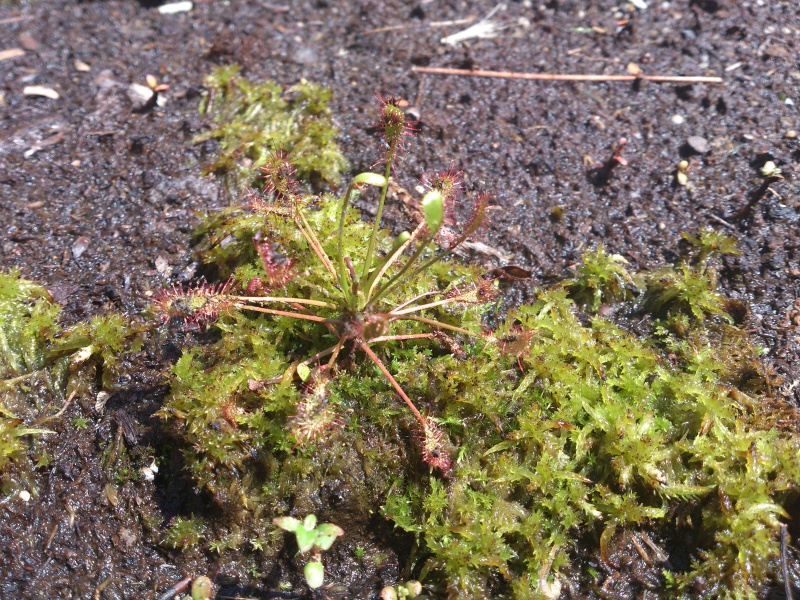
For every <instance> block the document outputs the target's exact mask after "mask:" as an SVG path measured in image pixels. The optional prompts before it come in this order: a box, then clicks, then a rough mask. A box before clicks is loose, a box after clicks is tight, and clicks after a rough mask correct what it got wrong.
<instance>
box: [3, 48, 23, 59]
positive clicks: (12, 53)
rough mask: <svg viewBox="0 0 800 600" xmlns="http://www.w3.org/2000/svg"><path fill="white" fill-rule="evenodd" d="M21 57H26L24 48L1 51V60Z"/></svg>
mask: <svg viewBox="0 0 800 600" xmlns="http://www.w3.org/2000/svg"><path fill="white" fill-rule="evenodd" d="M20 56H25V50H23V49H22V48H9V49H8V50H0V60H8V59H9V58H19V57H20Z"/></svg>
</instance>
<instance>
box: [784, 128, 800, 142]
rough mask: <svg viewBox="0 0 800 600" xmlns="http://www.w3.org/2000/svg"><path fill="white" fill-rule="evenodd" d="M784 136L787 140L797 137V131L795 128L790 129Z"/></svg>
mask: <svg viewBox="0 0 800 600" xmlns="http://www.w3.org/2000/svg"><path fill="white" fill-rule="evenodd" d="M783 137H785V138H786V139H787V140H794V139H797V132H796V131H795V130H794V129H790V130H789V131H787V132H786V133H785V134H783Z"/></svg>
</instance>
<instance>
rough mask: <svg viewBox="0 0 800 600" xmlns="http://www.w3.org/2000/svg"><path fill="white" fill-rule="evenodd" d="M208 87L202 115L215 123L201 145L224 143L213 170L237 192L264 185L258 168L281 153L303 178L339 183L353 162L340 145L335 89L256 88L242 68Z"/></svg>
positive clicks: (223, 70) (220, 72) (228, 70)
mask: <svg viewBox="0 0 800 600" xmlns="http://www.w3.org/2000/svg"><path fill="white" fill-rule="evenodd" d="M206 86H207V88H208V95H207V96H206V97H205V98H204V100H203V102H202V103H201V106H200V110H201V112H205V113H208V114H210V115H212V116H213V117H214V123H215V124H214V125H213V126H212V128H211V129H210V130H209V131H207V132H206V133H203V134H201V135H200V136H198V137H197V138H196V140H195V141H197V142H200V141H203V140H207V139H216V140H218V142H219V156H218V158H217V159H216V161H215V162H214V163H213V165H212V166H211V169H210V170H211V171H213V172H216V173H218V174H226V175H228V176H230V177H231V178H232V181H233V182H234V183H235V186H234V187H236V188H237V191H238V189H240V188H241V187H243V186H250V185H257V184H258V181H257V179H256V178H255V177H254V175H255V174H256V173H257V171H256V169H257V168H258V167H263V166H264V165H265V164H266V163H267V161H268V159H269V156H270V153H271V152H274V151H276V150H283V151H285V152H287V153H289V154H291V157H292V158H291V161H292V164H293V165H294V167H295V168H296V169H297V171H298V173H299V175H300V177H301V178H303V179H305V180H309V179H316V178H318V179H322V180H324V181H326V182H328V183H333V184H335V183H338V181H339V175H340V173H341V172H342V171H343V170H345V169H346V168H347V161H346V160H345V159H344V156H342V154H341V152H340V151H339V147H338V146H337V145H336V136H337V134H338V131H337V129H336V126H335V125H334V124H333V120H332V118H331V111H330V109H329V108H328V102H329V101H330V98H331V91H330V90H328V89H326V88H323V87H320V86H318V85H315V84H313V83H309V82H307V81H305V80H303V81H301V82H300V83H298V84H296V85H294V86H292V87H290V88H284V87H283V86H281V85H280V84H278V83H276V82H274V81H266V82H263V83H254V82H252V81H250V80H248V79H246V78H244V77H242V76H241V75H240V74H239V67H238V66H237V65H232V66H228V67H219V68H217V69H216V70H215V71H214V72H213V73H212V74H211V75H210V76H209V77H208V78H207V79H206Z"/></svg>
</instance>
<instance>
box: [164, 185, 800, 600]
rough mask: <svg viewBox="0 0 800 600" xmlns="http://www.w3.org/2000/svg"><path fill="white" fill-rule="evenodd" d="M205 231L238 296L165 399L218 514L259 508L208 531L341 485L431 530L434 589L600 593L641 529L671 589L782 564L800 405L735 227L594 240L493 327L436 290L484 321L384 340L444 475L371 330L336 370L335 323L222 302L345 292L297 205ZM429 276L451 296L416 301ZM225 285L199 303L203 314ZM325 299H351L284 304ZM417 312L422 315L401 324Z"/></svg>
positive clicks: (683, 591)
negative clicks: (646, 254) (740, 311)
mask: <svg viewBox="0 0 800 600" xmlns="http://www.w3.org/2000/svg"><path fill="white" fill-rule="evenodd" d="M304 202H305V204H304V206H305V207H306V208H305V209H304V210H306V213H305V214H306V216H307V219H308V223H309V228H310V229H313V230H314V231H315V232H316V235H317V237H318V239H319V240H322V242H321V247H322V250H323V251H324V252H325V253H326V254H328V255H329V256H332V257H337V256H347V257H348V258H350V259H352V262H353V263H354V264H355V265H358V264H360V261H361V260H363V259H364V256H365V241H366V240H367V239H368V238H369V237H370V231H371V226H370V225H369V224H367V223H364V222H363V221H361V220H360V219H359V218H358V215H357V214H355V213H354V212H352V211H349V210H348V211H347V212H346V213H345V221H344V224H345V225H344V229H343V230H344V232H345V235H344V237H343V238H342V244H341V246H337V243H336V236H337V230H338V222H339V217H338V214H339V211H340V207H341V200H340V199H337V198H334V197H330V196H324V197H320V198H315V199H313V200H310V199H306V200H305V201H304ZM256 204H257V203H256ZM421 218H425V217H424V216H422V217H421ZM202 232H203V235H204V237H205V241H204V244H203V245H201V248H202V250H201V257H202V258H203V260H204V261H206V262H207V263H208V264H213V265H215V266H216V267H217V269H218V270H219V271H220V272H221V273H225V274H229V273H230V274H232V279H231V283H230V284H229V286H230V287H228V288H227V289H226V290H225V294H227V296H225V297H226V298H228V299H227V300H226V301H225V302H227V304H224V307H223V304H220V305H219V310H218V311H217V312H218V318H217V320H216V321H215V324H214V327H215V328H216V329H217V330H218V332H219V337H218V339H217V341H215V342H213V343H211V344H208V345H204V346H200V347H197V348H193V349H191V350H189V351H188V352H186V353H185V354H184V355H183V357H182V358H181V359H180V360H179V361H178V363H177V364H176V365H175V367H174V369H173V372H172V392H171V395H170V397H169V398H168V400H167V402H166V404H165V407H164V409H163V410H162V411H161V415H162V416H163V417H164V418H165V419H167V420H168V422H169V423H170V425H171V427H172V428H173V431H174V432H175V433H176V435H177V436H178V437H179V438H181V439H183V440H184V441H185V448H184V451H185V455H186V460H187V464H188V466H189V469H190V471H191V472H192V474H193V476H194V477H195V480H196V481H197V483H198V485H199V486H201V487H202V488H203V489H204V490H206V491H207V492H210V493H211V494H212V495H213V497H214V498H215V499H216V500H217V502H218V505H219V506H222V507H224V509H225V511H226V514H228V515H234V514H239V515H241V514H251V515H253V518H252V519H250V520H248V521H246V524H245V525H242V524H241V523H242V519H241V518H237V520H236V522H237V524H236V526H235V527H231V526H226V525H224V522H223V524H222V525H221V526H220V527H218V529H217V530H216V532H215V534H214V537H215V538H216V539H217V540H218V541H216V542H213V544H214V546H213V547H214V549H215V550H217V551H222V550H223V549H225V548H230V547H235V546H236V540H240V539H249V538H250V537H253V536H256V535H263V534H264V532H272V533H270V534H273V533H274V530H273V529H272V528H271V526H270V524H269V521H268V518H269V517H271V516H275V515H283V514H286V512H287V510H288V509H292V508H293V509H294V511H295V512H296V513H297V514H310V513H312V512H314V513H317V512H319V510H320V506H318V505H317V506H315V504H314V502H313V501H312V500H311V499H313V498H316V497H318V495H319V494H320V490H323V489H326V488H327V486H329V485H331V482H339V483H338V485H340V486H342V489H344V490H346V494H347V497H348V498H350V504H349V505H348V506H349V507H350V510H351V511H352V512H351V513H350V515H351V518H352V514H360V515H362V517H361V518H362V519H363V521H362V525H363V526H365V527H366V526H367V523H368V522H369V519H370V515H371V514H373V513H374V512H375V511H377V510H380V511H382V514H383V515H385V516H386V517H387V518H388V519H390V520H391V521H393V522H394V523H395V524H396V525H397V526H398V527H399V528H401V529H403V530H405V531H407V532H410V533H412V534H414V535H415V536H417V538H418V540H419V542H420V544H421V546H420V551H421V552H422V554H423V555H424V556H425V559H424V560H422V561H421V562H419V565H420V569H421V570H420V571H419V572H418V575H419V577H420V579H421V580H422V582H423V584H425V585H426V586H428V589H430V590H438V591H439V592H440V593H441V595H442V596H444V595H447V594H449V595H451V596H457V597H460V598H475V599H478V598H486V597H493V598H518V599H527V598H555V597H557V596H558V594H559V591H560V590H563V589H565V586H566V585H567V584H569V585H571V586H573V587H575V586H577V588H576V589H580V590H582V593H585V594H587V595H588V594H589V593H590V591H591V590H595V589H600V587H601V586H602V584H603V582H604V580H605V579H606V578H607V577H608V571H607V570H605V571H598V569H597V568H596V567H597V565H598V564H599V562H598V561H600V562H602V561H606V565H611V566H610V567H609V568H611V569H612V571H613V570H614V568H617V569H620V568H621V567H620V565H619V563H618V561H617V559H616V558H615V557H616V556H617V555H618V553H619V552H620V551H622V550H620V549H621V548H622V549H623V550H624V549H625V548H633V546H632V544H633V542H631V541H630V540H638V541H636V544H638V547H639V549H640V550H641V553H644V555H645V556H647V560H648V561H649V563H648V564H649V567H648V569H649V571H648V573H649V575H648V576H649V577H650V578H651V579H652V582H653V583H652V585H654V586H655V588H654V589H656V590H659V591H660V593H661V594H664V595H665V596H664V597H672V598H681V597H687V598H688V597H696V596H702V597H705V598H726V597H732V598H734V597H735V598H749V597H755V596H756V595H758V594H760V593H762V592H763V591H764V590H765V589H766V588H767V586H769V585H770V584H771V582H772V581H774V580H775V579H776V578H777V577H778V571H777V569H778V568H779V567H778V564H779V563H778V551H779V544H778V532H779V523H780V522H781V521H785V520H786V519H788V518H789V515H788V513H787V512H786V510H787V509H786V507H787V506H789V505H790V504H791V503H792V502H794V501H796V499H797V497H798V491H800V490H799V489H798V485H799V484H800V458H798V457H799V455H800V437H799V436H798V435H797V434H795V433H792V432H791V430H789V429H786V428H785V427H784V425H783V424H785V423H787V422H796V419H797V415H796V412H795V411H793V409H791V408H790V407H789V406H786V405H783V404H781V402H780V401H777V400H775V399H774V398H772V397H769V396H767V395H766V394H767V393H768V391H769V387H770V386H769V379H768V377H769V373H768V371H767V370H766V369H765V368H764V367H763V365H762V364H761V362H760V360H759V350H758V349H757V348H756V347H754V346H753V344H752V342H751V341H750V340H749V339H748V337H747V335H746V334H745V333H744V332H743V331H741V330H740V329H738V328H736V327H734V326H733V325H732V324H730V319H729V318H728V316H727V314H726V313H725V309H726V302H725V299H724V297H723V296H722V295H721V294H720V293H719V291H718V290H717V279H716V272H715V269H714V266H713V259H714V256H715V255H718V254H719V253H720V252H730V251H731V248H730V246H729V245H728V242H726V241H724V240H723V239H722V238H714V239H711V238H712V237H713V236H711V234H710V233H709V232H704V233H703V234H701V236H700V237H697V238H695V240H696V243H695V250H694V252H693V253H692V254H691V255H690V256H689V257H688V258H687V260H686V261H685V262H683V263H681V264H679V265H677V266H674V267H669V266H667V267H664V268H663V269H661V270H659V271H657V272H656V273H653V274H645V275H643V276H642V275H631V274H629V273H628V271H627V270H626V268H625V265H624V262H623V261H622V260H620V259H619V258H617V257H615V256H612V255H608V254H607V253H606V252H605V251H604V250H603V249H598V250H596V251H592V252H589V253H587V255H586V256H585V257H584V264H583V265H582V266H581V267H580V268H579V269H578V272H577V277H576V279H575V280H573V281H570V282H565V284H564V285H563V286H555V287H553V288H551V289H547V290H543V291H542V292H541V295H540V297H539V299H538V300H537V301H536V302H535V303H533V304H531V305H526V306H522V307H519V308H517V309H516V310H514V311H513V312H512V313H511V314H509V315H508V316H507V317H506V318H505V320H504V324H503V325H501V326H500V327H499V328H498V329H497V330H496V331H493V332H487V331H483V332H482V333H477V332H479V331H480V323H481V317H482V313H483V312H485V311H486V310H490V308H491V304H489V303H484V304H472V305H464V306H460V307H457V306H455V305H453V306H444V305H443V306H437V307H432V308H431V309H430V313H426V314H427V317H429V318H431V319H435V320H436V321H438V322H443V323H447V324H449V325H451V326H453V327H458V328H463V329H464V330H465V331H469V332H475V333H472V334H470V335H466V334H463V333H448V332H445V333H446V334H447V335H445V336H443V337H436V336H433V337H430V338H417V339H413V340H399V339H398V340H390V341H386V342H384V343H382V344H380V345H376V348H375V349H376V352H378V354H379V356H380V357H381V359H382V361H383V362H384V364H385V365H386V366H387V368H388V370H389V371H390V372H391V373H392V374H393V375H394V377H395V378H396V379H397V381H398V382H399V383H400V385H401V386H402V387H403V389H404V390H405V393H407V394H408V396H409V397H411V398H414V399H415V402H416V403H418V404H419V405H421V406H423V407H426V414H427V416H428V418H430V419H431V421H434V422H435V423H436V424H437V426H438V427H440V428H441V430H442V433H443V439H444V440H446V445H447V451H448V452H449V453H450V454H451V455H452V459H453V466H452V468H451V469H450V470H449V471H447V472H445V473H442V472H431V470H430V469H429V468H428V467H427V465H425V462H423V459H424V444H423V443H421V442H420V432H419V428H418V425H417V423H415V420H414V418H413V417H412V415H411V414H410V413H409V411H408V410H407V409H406V408H405V407H404V406H403V404H402V403H400V402H399V401H398V397H397V395H396V394H395V393H394V391H393V390H392V388H391V386H389V385H388V384H387V380H386V379H385V377H384V376H382V374H381V373H380V371H379V370H378V369H377V368H376V365H375V364H374V363H372V362H370V361H369V360H367V359H366V357H365V356H364V354H363V353H362V352H361V350H360V349H359V348H358V347H352V346H348V345H345V346H343V348H342V353H341V354H340V355H339V356H340V358H339V361H338V362H336V363H334V364H333V365H332V366H334V367H335V369H334V370H333V371H332V372H330V373H327V374H324V369H321V366H322V365H323V364H325V360H326V356H327V355H320V353H321V352H322V351H324V350H325V349H326V348H330V347H331V346H332V345H333V344H336V340H337V336H336V335H335V334H334V333H333V332H332V331H331V330H330V329H328V328H326V325H325V324H324V323H319V322H309V321H306V320H303V319H298V318H293V317H291V316H282V315H279V314H271V315H264V314H257V313H256V314H254V313H251V312H247V310H244V311H243V310H239V307H237V306H236V305H235V302H234V301H233V300H232V298H234V297H238V296H234V295H231V294H235V293H239V294H243V293H244V292H234V291H232V290H235V289H237V288H238V289H239V290H243V289H244V288H247V287H250V288H251V289H254V287H253V286H254V284H253V282H254V281H257V282H259V285H260V284H262V283H263V282H264V281H266V280H271V281H273V285H272V286H271V287H270V291H269V292H267V291H263V288H258V289H260V290H262V291H259V292H258V293H260V294H267V293H269V294H274V295H276V296H282V297H291V298H300V299H322V300H328V301H332V300H331V299H332V298H334V297H335V296H336V295H337V294H339V293H341V291H340V290H341V288H338V287H336V286H335V285H334V286H333V287H332V286H331V273H330V272H328V271H326V269H325V266H324V264H323V263H321V261H320V260H319V256H318V255H317V254H318V253H317V252H316V251H312V249H311V248H310V247H309V246H310V242H309V239H308V236H307V235H306V234H302V233H301V231H300V230H299V228H298V226H297V224H296V222H295V221H293V220H292V219H290V218H287V217H286V214H285V213H281V211H279V210H277V209H275V210H272V211H270V210H267V211H261V212H259V211H258V210H256V211H248V210H242V209H236V208H232V209H229V210H227V211H225V212H223V213H220V214H218V215H214V216H211V217H209V219H208V220H207V221H206V223H205V224H204V225H203V227H202ZM710 239H711V242H709V240H710ZM254 240H255V244H254ZM377 240H378V241H377V253H376V255H377V256H389V255H390V254H391V253H392V252H393V249H394V248H396V247H397V242H394V241H393V240H392V237H391V236H390V235H389V234H388V233H387V232H384V231H380V232H379V234H378V236H377ZM712 242H713V243H712ZM263 244H268V245H269V253H268V257H267V260H265V255H264V251H263ZM259 245H262V246H259ZM259 247H261V248H262V250H258V248H259ZM430 252H431V253H434V254H435V252H436V249H435V248H431V249H430ZM333 262H334V264H335V262H336V261H335V260H334V261H333ZM283 267H286V268H291V274H288V275H287V274H285V273H284V274H283V275H286V277H283V275H282V274H281V272H280V269H281V268H283ZM355 270H356V269H354V271H355ZM390 276H391V274H390ZM479 280H480V278H479V277H478V276H477V275H476V274H475V273H473V272H471V271H470V270H468V269H465V268H463V267H460V266H458V265H457V264H455V263H449V262H442V263H436V264H435V265H434V266H432V267H431V268H430V269H427V270H424V271H423V272H422V273H421V274H420V275H419V277H418V278H416V279H414V280H413V281H412V282H410V284H409V285H408V286H405V287H403V288H402V289H394V290H392V292H391V293H390V294H387V296H386V297H385V299H384V302H385V304H384V306H386V307H387V308H386V309H384V310H389V307H396V306H400V305H404V306H406V305H405V304H404V302H406V301H408V300H411V305H413V304H414V303H423V302H429V301H433V300H436V299H437V298H441V297H447V295H448V294H455V293H457V292H455V291H453V290H459V289H462V288H463V287H464V286H468V285H469V283H470V282H475V281H479ZM634 281H636V282H637V284H634ZM432 290H442V292H441V293H440V294H431V295H430V296H422V297H420V296H419V295H420V294H427V293H430V292H431V291H432ZM214 293H217V292H216V291H214ZM637 294H638V295H637ZM211 295H213V293H212V294H210V296H211ZM210 296H209V297H210ZM223 296H224V295H223V294H221V293H220V294H218V295H216V296H214V298H215V299H214V300H213V301H212V300H209V299H207V300H205V301H203V302H202V303H200V302H199V301H197V300H192V302H195V303H197V304H198V306H199V307H200V309H201V310H202V311H210V310H211V308H213V307H214V306H216V305H214V304H213V303H214V302H220V303H223V300H222V298H223ZM415 298H416V299H415ZM423 298H424V299H423ZM174 301H175V300H169V301H167V302H165V304H168V305H169V307H171V306H172V305H171V304H169V303H171V302H174ZM576 301H577V302H578V304H576ZM162 302H164V301H162ZM607 303H608V304H611V303H617V304H620V303H622V305H623V306H627V309H628V310H630V311H638V314H639V315H640V316H644V315H649V317H650V318H651V319H652V323H653V327H652V332H653V333H652V336H650V337H648V338H646V339H638V338H636V337H634V336H633V335H631V334H629V333H627V332H626V331H624V330H623V329H620V328H619V327H618V326H616V325H614V324H613V323H612V322H611V321H609V320H607V319H605V318H602V317H593V318H591V319H590V320H589V321H588V322H587V321H585V320H582V319H580V318H579V317H578V315H579V314H580V313H581V308H586V309H589V310H592V311H593V310H597V309H598V308H599V307H600V306H601V305H602V304H607ZM186 304H188V301H184V305H186ZM312 308H313V309H314V310H313V314H323V315H328V316H330V317H331V318H333V319H336V318H338V317H336V315H337V314H339V313H337V312H336V310H333V309H330V310H329V309H322V310H321V311H320V310H317V309H316V308H314V307H310V308H309V309H308V310H307V311H306V309H303V308H302V306H301V307H300V308H298V307H297V306H295V307H294V310H296V311H301V312H304V311H305V312H308V313H309V314H310V313H311V312H312V310H311V309H312ZM301 309H302V310H301ZM287 310H288V308H287ZM393 310H396V309H393ZM326 311H327V312H326ZM183 316H184V317H185V316H186V315H183ZM332 323H333V321H332ZM334 326H337V325H335V324H334ZM426 331H429V329H428V328H427V327H424V326H423V324H422V323H419V322H411V323H408V324H406V325H405V326H404V328H403V329H402V330H400V331H398V332H397V333H401V332H402V333H403V334H406V335H415V334H421V333H424V332H426ZM314 356H317V358H316V361H312V362H308V361H307V359H308V357H314ZM300 364H303V365H304V368H303V369H300V368H298V365H300ZM764 406H769V410H764V409H763V407H764ZM342 482H343V483H342ZM322 509H323V510H325V507H322ZM328 510H329V511H330V512H326V514H325V518H326V519H329V520H332V521H334V522H335V520H336V512H335V509H333V508H330V509H328ZM223 521H224V520H223ZM357 522H358V521H356V523H357ZM217 524H218V525H219V523H217ZM351 524H353V522H352V521H351ZM354 526H355V525H354ZM345 538H346V536H345ZM636 552H637V554H636V556H641V554H638V552H639V551H638V550H637V551H636ZM670 557H672V559H673V560H672V562H670ZM418 559H419V556H418ZM673 562H674V565H678V566H674V565H673V566H672V567H671V568H670V567H669V566H668V565H670V564H672V563H673ZM592 565H594V566H592ZM614 565H616V567H615V566H614ZM414 575H417V572H415V573H414ZM621 576H622V577H625V575H621ZM632 581H633V583H631V585H633V586H634V588H635V586H637V585H638V586H640V588H641V586H642V584H641V583H637V582H636V581H634V580H632ZM641 589H644V588H641ZM667 595H668V596H667Z"/></svg>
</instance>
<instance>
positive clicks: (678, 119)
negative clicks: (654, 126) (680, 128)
mask: <svg viewBox="0 0 800 600" xmlns="http://www.w3.org/2000/svg"><path fill="white" fill-rule="evenodd" d="M670 121H672V123H673V124H674V125H683V123H684V122H685V121H686V119H684V118H683V115H672V118H671V119H670Z"/></svg>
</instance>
